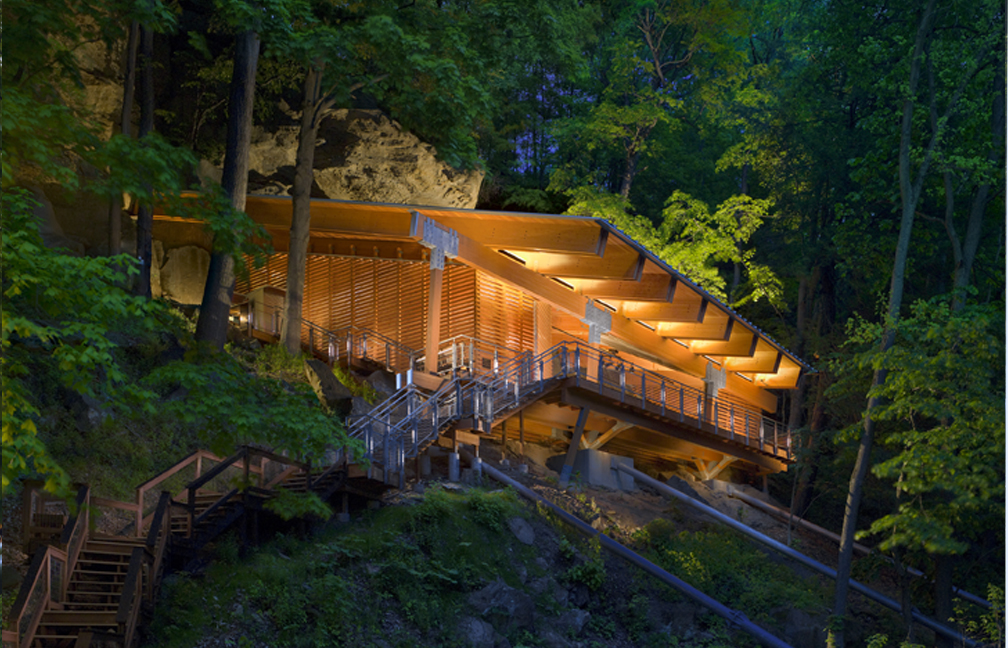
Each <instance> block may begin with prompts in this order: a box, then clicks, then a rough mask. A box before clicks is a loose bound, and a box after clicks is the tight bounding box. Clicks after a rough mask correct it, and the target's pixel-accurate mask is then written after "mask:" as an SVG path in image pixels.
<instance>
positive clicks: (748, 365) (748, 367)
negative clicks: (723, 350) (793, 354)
mask: <svg viewBox="0 0 1008 648" xmlns="http://www.w3.org/2000/svg"><path fill="white" fill-rule="evenodd" d="M783 358H784V353H783V352H782V351H780V350H779V349H776V348H774V347H773V346H771V345H770V344H769V343H768V342H767V341H766V340H760V341H759V343H758V344H757V345H756V351H755V353H753V354H752V355H751V356H749V357H728V358H725V359H724V366H725V367H726V368H727V369H728V370H729V371H737V372H739V373H747V374H748V373H777V370H778V369H780V364H781V360H782V359H783Z"/></svg>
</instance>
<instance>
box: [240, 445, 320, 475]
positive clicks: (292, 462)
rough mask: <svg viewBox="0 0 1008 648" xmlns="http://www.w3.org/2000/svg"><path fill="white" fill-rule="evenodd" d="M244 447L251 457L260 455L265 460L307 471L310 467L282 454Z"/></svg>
mask: <svg viewBox="0 0 1008 648" xmlns="http://www.w3.org/2000/svg"><path fill="white" fill-rule="evenodd" d="M242 447H243V448H245V449H247V450H248V451H249V453H251V455H258V456H260V457H263V458H264V459H269V460H270V461H276V462H277V463H283V464H287V465H290V466H297V467H298V468H301V469H302V470H307V469H308V467H309V466H308V464H307V463H305V462H304V461H298V460H297V459H291V458H290V457H285V456H283V455H281V454H277V453H275V452H271V451H270V450H265V449H263V448H256V447H253V446H242Z"/></svg>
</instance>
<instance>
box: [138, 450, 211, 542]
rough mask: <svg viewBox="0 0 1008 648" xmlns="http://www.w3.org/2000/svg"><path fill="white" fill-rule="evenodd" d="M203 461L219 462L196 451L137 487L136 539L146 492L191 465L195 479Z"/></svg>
mask: <svg viewBox="0 0 1008 648" xmlns="http://www.w3.org/2000/svg"><path fill="white" fill-rule="evenodd" d="M204 459H210V460H211V461H220V460H221V459H220V458H219V457H217V455H215V454H212V453H210V452H207V451H206V450H196V451H195V452H193V453H191V454H190V455H189V456H187V457H185V458H184V459H182V460H181V461H179V462H178V463H176V464H175V465H174V466H172V467H171V468H168V469H167V470H164V471H162V472H160V473H158V474H157V475H155V476H154V477H151V478H150V479H148V480H147V481H145V482H144V483H142V484H140V485H139V486H137V488H136V491H137V505H138V506H139V507H140V510H139V511H138V513H137V525H136V535H137V537H140V535H141V534H142V533H143V527H144V508H143V506H144V497H145V496H146V495H147V492H148V491H149V490H151V489H152V488H154V487H155V486H157V485H159V484H161V483H162V482H164V481H166V480H167V479H169V478H171V477H174V476H175V475H176V474H178V473H179V472H180V471H182V470H183V469H185V468H186V467H188V466H190V465H192V464H193V463H195V464H196V477H199V476H200V473H201V472H202V470H201V469H202V463H203V460H204ZM183 492H184V491H183Z"/></svg>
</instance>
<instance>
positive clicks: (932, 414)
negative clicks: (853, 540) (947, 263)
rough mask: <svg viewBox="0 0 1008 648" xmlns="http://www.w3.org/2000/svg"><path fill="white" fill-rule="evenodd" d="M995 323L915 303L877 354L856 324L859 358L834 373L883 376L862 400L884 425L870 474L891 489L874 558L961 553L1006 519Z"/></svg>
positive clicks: (998, 322)
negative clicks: (886, 553) (883, 553)
mask: <svg viewBox="0 0 1008 648" xmlns="http://www.w3.org/2000/svg"><path fill="white" fill-rule="evenodd" d="M1003 326H1004V319H1003V313H999V312H997V311H995V310H994V309H991V308H986V307H979V306H968V307H966V308H964V309H963V310H962V311H959V312H956V311H953V310H951V309H950V308H949V304H948V300H947V299H943V298H939V299H935V300H931V301H927V302H924V301H918V302H916V303H914V304H913V306H912V307H911V313H910V316H909V317H904V318H902V319H901V320H900V322H899V323H898V326H897V340H896V343H895V344H894V345H893V346H892V347H891V348H890V349H889V350H887V351H885V352H880V351H879V350H878V349H879V346H878V340H879V339H880V336H881V334H882V325H881V324H877V323H869V322H867V321H864V320H854V321H852V322H851V324H850V326H849V344H850V345H852V346H854V345H860V346H861V350H860V351H859V352H857V353H855V354H853V355H852V356H851V358H850V359H849V360H848V361H847V362H846V363H845V364H844V365H843V368H842V369H841V370H847V371H852V372H861V373H862V374H863V373H865V372H867V371H868V370H872V371H877V370H885V371H886V372H887V377H886V381H885V384H884V385H882V386H881V387H879V388H877V389H875V390H873V391H871V392H870V393H869V396H877V397H879V398H881V399H882V402H881V404H880V405H879V406H878V407H876V408H875V409H873V416H874V417H875V419H876V420H878V421H883V422H886V423H887V424H889V427H888V429H887V433H886V435H885V437H884V438H883V441H882V442H883V444H884V445H885V446H887V447H888V448H890V449H891V450H892V453H891V454H890V456H888V457H887V458H886V459H885V460H883V461H882V462H880V463H878V464H876V465H875V466H874V467H873V468H872V470H873V472H874V473H875V474H876V475H877V476H879V477H881V478H883V479H886V480H891V481H893V482H894V483H895V488H896V492H897V495H898V496H899V498H900V501H899V504H898V508H897V510H896V511H894V512H892V513H890V514H888V515H885V516H883V517H881V518H880V519H877V520H875V521H874V522H873V523H872V525H871V527H870V529H869V530H868V531H867V532H866V534H865V535H868V534H873V535H880V536H882V542H881V544H880V548H882V549H883V550H889V549H893V548H896V547H905V548H911V549H915V548H919V549H923V550H924V551H926V552H928V553H961V552H963V551H964V550H965V549H966V548H967V544H966V541H967V540H969V539H971V538H973V537H975V534H977V533H979V532H981V531H982V530H984V529H987V528H995V529H1000V527H1001V524H1000V522H998V520H1001V519H1003V518H1004V480H1005V472H1004V449H1005V428H1004V376H1003V374H1002V372H1001V371H1000V369H999V367H1003V366H1004V339H1003V337H1002V336H1001V334H1000V331H1002V330H1003Z"/></svg>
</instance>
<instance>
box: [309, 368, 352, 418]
mask: <svg viewBox="0 0 1008 648" xmlns="http://www.w3.org/2000/svg"><path fill="white" fill-rule="evenodd" d="M304 371H305V376H306V377H307V378H308V382H309V384H311V386H312V389H314V390H315V395H316V396H318V399H319V402H320V403H322V405H324V406H325V407H327V408H328V409H329V410H331V411H333V412H338V413H339V414H340V415H341V416H346V415H347V413H348V412H349V411H350V408H351V407H352V406H353V403H352V399H353V394H351V393H350V390H349V389H347V388H346V386H345V385H344V384H343V383H341V382H340V381H339V380H337V378H336V376H335V375H333V372H332V369H330V368H329V365H327V364H326V363H324V362H322V361H321V360H316V359H315V358H311V359H309V360H305V363H304Z"/></svg>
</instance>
